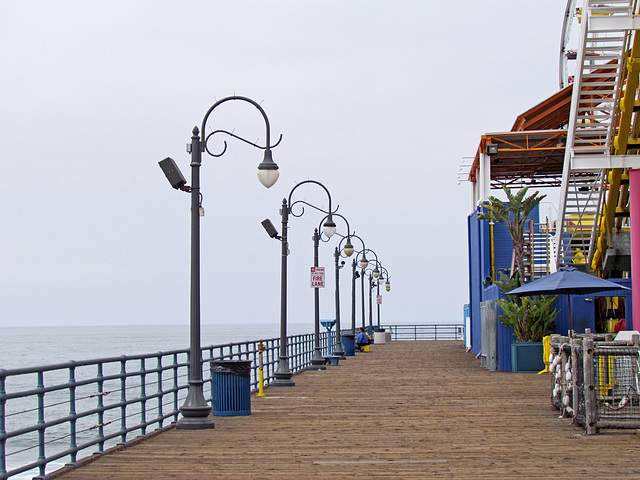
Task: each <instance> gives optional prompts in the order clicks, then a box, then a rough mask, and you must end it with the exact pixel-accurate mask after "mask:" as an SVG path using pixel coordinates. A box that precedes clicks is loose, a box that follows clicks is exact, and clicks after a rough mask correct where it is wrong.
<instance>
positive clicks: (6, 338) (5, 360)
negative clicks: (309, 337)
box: [0, 323, 313, 369]
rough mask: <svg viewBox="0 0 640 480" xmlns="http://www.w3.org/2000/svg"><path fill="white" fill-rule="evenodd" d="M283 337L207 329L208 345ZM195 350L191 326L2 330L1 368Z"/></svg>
mask: <svg viewBox="0 0 640 480" xmlns="http://www.w3.org/2000/svg"><path fill="white" fill-rule="evenodd" d="M312 332H313V325H312V324H311V323H309V325H305V324H292V325H289V326H288V328H287V335H297V334H302V333H312ZM279 336H280V325H270V324H235V325H202V328H201V340H202V345H203V346H205V345H220V344H225V343H231V342H244V341H248V340H261V339H267V338H277V337H279ZM181 348H189V326H188V325H117V326H73V327H71V326H68V327H1V328H0V368H4V369H11V368H21V367H33V366H40V365H50V364H55V363H61V362H67V361H69V360H76V361H78V360H89V359H94V358H101V357H116V356H119V355H135V354H144V353H154V352H159V351H166V350H176V349H181Z"/></svg>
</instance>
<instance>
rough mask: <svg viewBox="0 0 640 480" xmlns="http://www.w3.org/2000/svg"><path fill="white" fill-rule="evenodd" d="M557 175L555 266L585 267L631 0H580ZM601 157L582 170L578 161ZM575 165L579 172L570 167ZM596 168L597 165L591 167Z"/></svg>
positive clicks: (595, 220)
mask: <svg viewBox="0 0 640 480" xmlns="http://www.w3.org/2000/svg"><path fill="white" fill-rule="evenodd" d="M581 15H582V28H581V31H580V42H579V44H578V51H577V58H576V71H575V79H574V84H573V96H572V99H571V111H570V116H569V125H568V129H567V145H566V151H565V158H564V168H563V174H562V187H561V192H560V204H559V208H558V212H559V218H558V230H557V232H558V233H557V236H556V246H557V252H556V255H557V257H556V262H557V265H558V266H560V265H567V264H574V265H575V266H578V265H579V264H585V267H586V266H587V265H588V264H589V261H590V259H591V256H592V255H593V249H594V240H593V239H595V232H596V227H597V223H598V215H599V213H600V207H601V203H602V198H603V192H604V188H605V171H606V170H605V165H604V164H605V163H606V160H605V159H609V158H610V154H611V147H612V143H613V138H614V135H615V133H616V132H615V128H616V125H615V116H616V113H617V108H618V101H619V98H618V97H619V92H620V87H621V82H622V74H623V70H624V68H623V67H624V60H625V48H626V45H627V37H628V35H629V32H630V31H631V30H634V29H635V28H636V26H637V25H636V24H638V26H640V23H638V19H637V18H636V17H634V15H633V0H606V1H603V0H584V5H583V8H582V12H581ZM582 156H585V157H589V158H591V159H594V158H596V159H597V158H598V157H600V158H602V164H601V165H598V163H599V162H597V161H595V162H593V165H594V168H592V169H585V163H584V162H582V164H581V162H580V157H582ZM574 164H575V167H577V166H578V164H580V167H579V168H575V167H574ZM596 165H597V166H596Z"/></svg>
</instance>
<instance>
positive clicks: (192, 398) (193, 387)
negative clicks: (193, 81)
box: [159, 96, 282, 430]
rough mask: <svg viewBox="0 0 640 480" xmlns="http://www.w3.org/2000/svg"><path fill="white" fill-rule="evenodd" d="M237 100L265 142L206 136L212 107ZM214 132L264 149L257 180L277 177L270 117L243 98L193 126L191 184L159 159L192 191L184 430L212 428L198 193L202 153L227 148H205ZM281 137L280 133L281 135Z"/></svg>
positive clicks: (177, 184)
mask: <svg viewBox="0 0 640 480" xmlns="http://www.w3.org/2000/svg"><path fill="white" fill-rule="evenodd" d="M231 100H240V101H243V102H247V103H250V104H251V105H253V106H254V107H256V108H257V109H258V110H259V111H260V113H261V114H262V116H263V118H264V121H265V124H266V128H267V132H266V145H265V146H264V147H263V146H260V145H257V144H255V143H252V142H250V141H248V140H245V139H244V138H242V137H239V136H237V135H235V134H233V133H231V132H228V131H226V130H215V131H213V132H211V133H210V134H208V135H206V136H205V131H206V130H205V129H206V126H207V120H208V119H209V117H210V115H211V113H212V112H213V110H215V109H216V108H217V107H218V106H220V105H221V104H223V103H225V102H228V101H231ZM216 133H224V134H226V135H229V136H231V137H233V138H237V139H238V140H241V141H243V142H245V143H248V144H250V145H252V146H254V147H256V148H260V149H262V150H264V159H263V161H262V163H260V164H259V165H258V179H259V180H260V182H261V183H262V184H263V185H264V186H265V187H267V188H269V187H271V186H272V185H273V184H274V183H275V182H276V181H277V180H278V175H279V173H278V166H277V165H276V164H275V163H274V162H273V158H272V156H271V148H273V147H275V146H276V145H278V143H280V140H278V142H277V143H276V144H275V145H271V127H270V125H269V119H268V118H267V114H266V113H265V111H264V110H263V109H262V107H261V106H260V105H259V104H258V103H256V102H255V101H253V100H251V99H250V98H246V97H237V96H233V97H227V98H223V99H222V100H219V101H218V102H216V103H215V104H214V105H212V106H211V107H210V108H209V110H208V111H207V113H206V114H205V116H204V119H203V120H202V128H201V129H200V130H198V127H194V128H193V135H192V136H191V143H190V144H187V152H189V153H191V186H188V185H187V184H186V183H187V182H186V180H185V178H184V177H183V175H182V173H181V172H180V170H179V169H178V167H177V165H176V163H175V161H174V160H173V159H172V158H170V157H167V158H165V159H164V160H162V161H160V162H159V164H160V167H161V168H162V170H163V171H164V173H165V175H166V177H167V179H168V180H169V182H170V183H171V186H172V187H173V188H175V189H180V190H183V191H187V192H191V308H190V312H191V313H190V322H189V323H190V353H189V391H188V393H187V398H186V399H185V401H184V403H183V405H182V406H181V407H180V412H181V413H182V418H181V419H180V420H178V423H177V428H184V429H193V430H195V429H205V428H214V423H213V421H212V420H211V419H210V418H209V413H210V412H211V407H210V406H209V405H208V404H207V402H206V400H205V399H204V394H203V390H202V384H203V381H202V352H201V346H200V214H201V213H200V212H201V207H202V203H201V198H202V194H201V193H200V165H201V163H202V153H203V152H205V151H206V152H207V153H208V154H209V155H211V156H213V157H220V156H222V155H223V154H224V153H225V151H226V150H227V142H226V141H225V142H224V149H223V150H222V152H220V153H212V152H211V151H210V150H209V149H208V147H207V142H208V140H209V138H211V136H213V135H214V134H216ZM280 139H282V136H280Z"/></svg>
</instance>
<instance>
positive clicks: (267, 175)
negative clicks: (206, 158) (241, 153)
mask: <svg viewBox="0 0 640 480" xmlns="http://www.w3.org/2000/svg"><path fill="white" fill-rule="evenodd" d="M232 100H240V101H243V102H247V103H249V104H251V105H253V106H254V107H256V108H257V109H258V110H259V111H260V113H261V114H262V118H263V119H264V123H265V126H266V145H265V146H264V147H263V146H261V145H258V144H256V143H253V142H250V141H249V140H246V139H244V138H242V137H240V136H238V135H235V134H233V133H231V132H228V131H227V130H215V131H213V132H211V133H210V134H208V135H207V134H206V127H207V121H208V120H209V117H210V116H211V114H212V112H213V111H214V110H215V109H216V108H217V107H219V106H220V105H222V104H223V103H226V102H229V101H232ZM197 130H198V128H197V127H195V128H194V130H193V133H194V134H196V135H197V134H198V131H197ZM216 133H225V134H227V135H229V136H231V137H233V138H237V139H238V140H241V141H243V142H245V143H248V144H249V145H252V146H254V147H256V148H259V149H261V150H264V158H263V160H262V162H261V163H260V164H259V165H258V178H259V179H260V182H261V183H262V184H263V185H264V186H265V187H267V188H269V187H271V186H272V185H273V184H274V183H276V180H278V165H276V163H275V162H274V161H273V156H272V155H271V149H272V148H273V147H275V146H277V145H278V144H280V141H281V140H282V135H280V138H279V139H278V141H277V142H276V143H275V144H274V145H271V125H270V124H269V118H268V117H267V114H266V112H265V111H264V109H263V108H262V107H261V106H260V104H259V103H257V102H256V101H254V100H251V99H250V98H247V97H240V96H232V97H226V98H223V99H222V100H218V101H217V102H216V103H214V104H213V105H212V106H211V107H210V108H209V110H207V113H206V114H205V115H204V118H203V119H202V128H201V129H200V132H199V134H200V138H199V146H198V148H199V149H200V151H201V152H207V153H208V154H209V155H211V156H212V157H220V156H221V155H223V154H224V152H226V150H227V142H226V141H225V142H224V148H223V150H222V152H220V153H213V152H211V151H210V150H209V148H208V147H207V142H208V141H209V139H210V138H211V137H212V136H213V135H214V134H216ZM192 148H193V147H192Z"/></svg>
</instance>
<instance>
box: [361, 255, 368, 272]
mask: <svg viewBox="0 0 640 480" xmlns="http://www.w3.org/2000/svg"><path fill="white" fill-rule="evenodd" d="M368 265H369V260H367V257H365V256H364V253H363V254H362V259H361V260H360V268H362V269H364V268H367V266H368Z"/></svg>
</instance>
